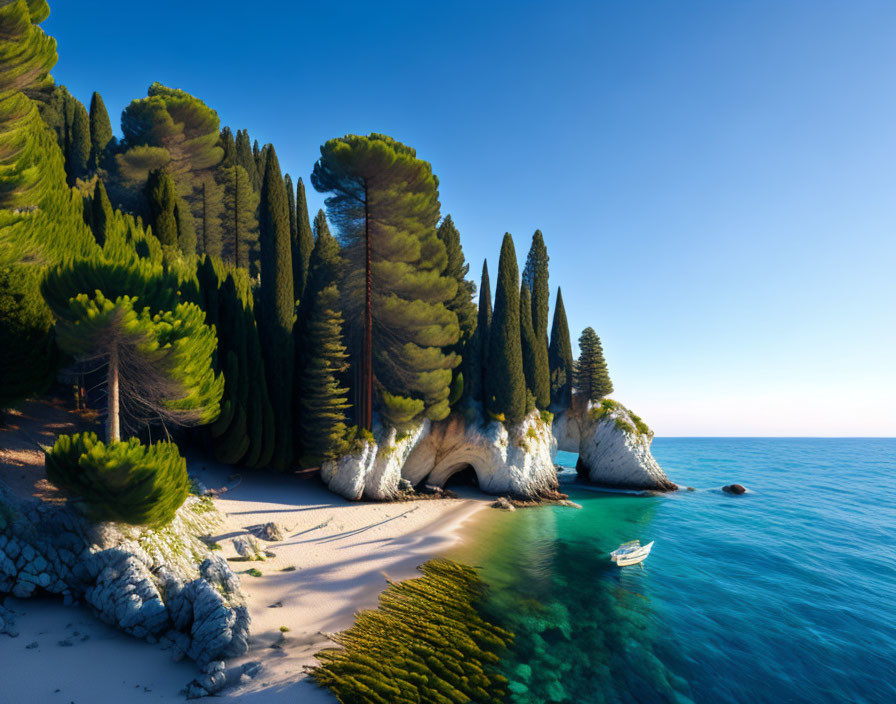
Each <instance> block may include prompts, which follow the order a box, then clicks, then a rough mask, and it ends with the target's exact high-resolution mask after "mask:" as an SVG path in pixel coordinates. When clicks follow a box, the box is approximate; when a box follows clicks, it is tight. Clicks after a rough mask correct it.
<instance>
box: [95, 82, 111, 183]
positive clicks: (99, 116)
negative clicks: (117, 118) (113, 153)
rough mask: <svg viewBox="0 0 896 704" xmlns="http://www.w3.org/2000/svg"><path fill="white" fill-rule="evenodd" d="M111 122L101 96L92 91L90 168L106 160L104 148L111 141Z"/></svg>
mask: <svg viewBox="0 0 896 704" xmlns="http://www.w3.org/2000/svg"><path fill="white" fill-rule="evenodd" d="M112 136H113V135H112V123H111V122H110V121H109V113H108V112H107V111H106V104H105V103H104V102H103V97H102V96H101V95H100V94H99V93H97V92H94V94H93V96H92V97H91V98H90V168H91V169H98V168H100V167H101V166H102V165H103V164H104V163H105V161H106V149H107V148H108V147H109V143H110V142H111V141H112Z"/></svg>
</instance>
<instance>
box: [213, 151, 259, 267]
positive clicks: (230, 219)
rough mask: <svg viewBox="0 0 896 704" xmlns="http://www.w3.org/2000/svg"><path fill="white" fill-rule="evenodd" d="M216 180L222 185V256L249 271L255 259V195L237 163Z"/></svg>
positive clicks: (256, 225) (256, 250)
mask: <svg viewBox="0 0 896 704" xmlns="http://www.w3.org/2000/svg"><path fill="white" fill-rule="evenodd" d="M219 179H220V183H221V184H222V186H223V209H222V214H221V230H222V234H223V257H224V259H225V261H229V262H231V263H233V264H234V265H235V266H239V267H243V268H244V269H248V268H249V265H250V263H251V262H254V261H256V260H257V259H258V218H257V217H256V215H255V213H256V212H257V210H258V194H257V193H256V192H255V191H254V190H253V189H252V183H251V181H250V179H249V174H248V173H246V169H245V168H243V167H242V166H240V165H239V164H234V165H232V166H230V167H229V168H226V169H224V170H223V171H221V172H220V176H219Z"/></svg>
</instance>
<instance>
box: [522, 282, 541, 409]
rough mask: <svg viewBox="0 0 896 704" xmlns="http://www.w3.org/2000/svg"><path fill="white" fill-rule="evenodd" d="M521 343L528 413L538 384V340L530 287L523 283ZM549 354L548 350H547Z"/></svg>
mask: <svg viewBox="0 0 896 704" xmlns="http://www.w3.org/2000/svg"><path fill="white" fill-rule="evenodd" d="M520 343H521V348H522V352H523V374H524V376H525V378H526V392H527V395H526V400H527V403H526V411H527V412H528V411H531V410H532V408H531V407H529V403H528V400H529V399H530V398H531V399H532V400H533V402H534V400H535V392H534V391H533V389H534V388H535V385H536V383H537V379H536V377H537V375H538V367H537V360H536V354H537V353H536V351H535V350H536V347H537V346H538V339H537V338H536V337H535V330H533V329H532V298H531V294H530V293H529V287H528V286H526V283H525V282H523V285H522V286H520ZM545 352H547V350H545Z"/></svg>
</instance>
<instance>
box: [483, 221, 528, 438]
mask: <svg viewBox="0 0 896 704" xmlns="http://www.w3.org/2000/svg"><path fill="white" fill-rule="evenodd" d="M519 291H520V278H519V269H518V268H517V263H516V250H515V249H514V246H513V238H512V237H511V236H510V233H509V232H508V233H505V234H504V242H503V243H502V244H501V258H500V260H499V262H498V284H497V287H496V289H495V312H494V315H493V316H492V323H491V329H490V331H489V355H488V374H487V375H486V378H485V382H486V408H487V409H488V411H489V412H490V413H492V414H494V415H502V416H504V418H506V420H507V422H508V423H511V424H514V423H518V422H519V421H521V420H522V419H523V418H524V417H525V415H526V379H525V375H524V373H523V353H522V345H521V343H520V296H519Z"/></svg>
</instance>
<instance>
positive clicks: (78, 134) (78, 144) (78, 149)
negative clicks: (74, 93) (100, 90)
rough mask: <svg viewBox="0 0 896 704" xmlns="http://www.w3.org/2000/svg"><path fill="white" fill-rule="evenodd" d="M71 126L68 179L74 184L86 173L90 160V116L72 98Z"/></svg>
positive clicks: (78, 102)
mask: <svg viewBox="0 0 896 704" xmlns="http://www.w3.org/2000/svg"><path fill="white" fill-rule="evenodd" d="M72 107H73V111H74V112H73V113H72V126H71V139H70V142H69V148H68V149H69V151H68V162H67V167H68V179H69V184H70V185H74V183H75V180H76V179H79V178H83V177H84V176H85V175H86V174H87V165H88V163H89V162H90V118H89V117H88V116H87V110H86V109H85V108H84V105H82V104H81V101H80V100H76V99H75V98H72Z"/></svg>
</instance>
